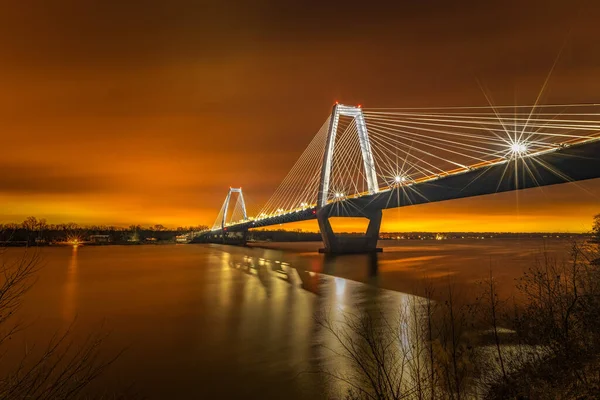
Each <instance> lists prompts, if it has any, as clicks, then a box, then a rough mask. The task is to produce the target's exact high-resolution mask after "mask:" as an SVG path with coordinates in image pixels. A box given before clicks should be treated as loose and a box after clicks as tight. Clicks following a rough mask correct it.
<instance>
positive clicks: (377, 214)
mask: <svg viewBox="0 0 600 400" xmlns="http://www.w3.org/2000/svg"><path fill="white" fill-rule="evenodd" d="M342 116H345V117H351V118H353V120H354V123H355V124H356V130H357V132H358V140H359V145H360V151H361V155H362V160H363V167H364V170H365V178H366V181H367V190H368V192H369V194H376V193H377V192H379V185H378V182H377V173H376V170H375V161H374V158H373V152H372V150H371V142H370V141H369V133H368V131H367V125H366V123H365V118H364V116H363V112H362V108H361V107H360V106H358V107H354V106H347V105H343V104H337V103H336V104H335V105H334V106H333V110H332V111H331V118H330V120H329V129H328V131H327V141H326V144H325V152H324V155H323V164H322V169H321V180H320V183H319V193H318V197H317V221H318V223H319V230H320V231H321V237H322V238H323V244H324V245H325V247H324V248H323V249H320V250H319V251H320V252H322V253H338V254H339V253H365V252H375V251H381V249H378V248H377V239H378V238H379V229H380V227H381V218H382V211H381V210H375V211H365V210H363V211H360V210H354V211H349V210H343V214H340V210H339V207H337V208H334V207H332V206H331V205H328V203H327V198H328V194H329V183H330V177H331V168H332V164H333V153H334V150H335V139H336V135H337V129H338V123H339V120H340V117H342ZM332 216H340V217H344V216H345V217H363V218H367V219H368V220H369V225H368V227H367V231H366V233H365V235H364V236H361V237H343V236H337V235H336V234H335V233H334V232H333V229H332V228H331V223H330V222H329V217H332Z"/></svg>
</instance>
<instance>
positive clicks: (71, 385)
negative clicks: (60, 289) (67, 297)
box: [0, 249, 121, 400]
mask: <svg viewBox="0 0 600 400" xmlns="http://www.w3.org/2000/svg"><path fill="white" fill-rule="evenodd" d="M0 255H1V254H0ZM39 265H40V255H39V252H37V251H35V250H31V249H26V251H25V252H24V254H23V255H22V257H20V258H18V259H16V260H15V261H12V262H6V261H5V260H4V258H2V266H1V268H2V269H1V272H2V283H1V284H0V346H2V345H6V341H7V340H8V339H9V338H11V337H12V336H13V335H14V334H15V333H17V332H18V331H20V330H22V329H25V328H26V326H25V325H24V324H23V323H21V322H12V320H13V319H14V317H15V313H16V311H17V310H18V309H19V308H20V306H21V304H22V301H23V297H24V296H25V295H26V293H27V292H28V291H29V289H30V288H31V287H32V285H33V284H34V282H35V277H36V273H37V272H38V268H39ZM72 328H73V325H72V326H71V327H69V328H68V329H67V330H66V331H64V332H63V333H60V334H59V333H57V334H55V335H54V337H53V338H52V339H51V341H50V342H49V343H48V345H47V346H46V347H45V348H44V349H43V350H42V351H41V355H34V354H33V351H28V352H27V354H25V355H24V357H23V358H22V360H21V361H20V362H18V363H17V365H15V366H14V368H13V369H12V370H10V372H8V373H7V374H6V375H5V376H3V377H0V398H1V399H28V398H35V399H40V400H43V399H48V400H49V399H59V400H61V399H76V398H90V397H92V396H91V394H89V393H86V392H85V390H86V389H87V388H88V387H89V385H90V383H92V382H93V381H94V380H95V379H96V378H98V376H100V375H101V374H102V373H103V372H104V371H105V370H106V368H108V367H109V366H110V365H111V364H112V363H113V362H115V361H116V360H117V358H118V357H119V356H120V354H121V352H119V353H117V354H114V355H112V356H110V357H108V358H104V357H102V356H101V353H102V350H103V343H104V341H105V339H106V336H107V335H106V334H96V335H90V336H88V337H87V339H86V340H85V341H84V342H83V343H82V344H79V345H76V344H75V343H74V339H73V332H72ZM31 350H33V349H31ZM93 397H94V398H103V397H105V396H103V395H98V396H96V395H95V394H94V396H93ZM111 397H112V398H116V397H119V396H114V395H111Z"/></svg>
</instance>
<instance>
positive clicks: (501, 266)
mask: <svg viewBox="0 0 600 400" xmlns="http://www.w3.org/2000/svg"><path fill="white" fill-rule="evenodd" d="M380 245H382V247H384V252H383V253H380V254H378V255H377V256H376V257H373V256H367V255H351V256H338V257H326V256H324V255H321V254H318V253H317V252H316V251H317V249H318V247H319V246H320V243H285V244H269V247H270V248H264V247H252V248H243V247H232V246H221V245H156V246H152V245H147V246H97V247H92V246H89V247H86V246H83V247H77V248H71V247H55V248H52V247H48V248H42V249H41V250H40V252H41V254H40V255H41V259H42V262H41V265H42V268H41V270H40V272H39V274H38V279H37V282H36V283H35V285H34V287H33V288H32V289H31V291H30V292H29V293H27V295H26V297H25V301H24V303H23V306H22V308H21V310H20V311H19V315H18V316H17V318H18V320H20V321H24V322H26V323H27V324H28V326H27V328H26V329H25V330H24V331H23V332H21V333H19V334H17V335H15V336H14V338H13V339H12V342H11V343H10V349H9V350H10V351H9V353H8V355H7V357H8V360H12V361H15V360H16V359H18V358H19V357H21V356H22V354H23V353H24V352H25V351H26V350H25V349H30V348H31V347H32V346H33V345H36V346H38V347H40V346H43V345H44V344H45V343H47V342H48V341H49V340H50V338H51V337H52V335H53V334H55V333H56V332H59V331H61V330H64V329H67V328H68V327H69V326H72V331H73V336H74V337H76V338H83V337H85V335H87V334H89V333H90V332H108V333H109V337H108V339H107V340H106V343H105V350H104V351H105V353H106V354H112V353H114V352H117V351H118V350H120V349H123V348H126V351H125V353H124V354H123V355H122V356H121V357H120V358H119V359H118V360H117V362H116V363H115V364H114V365H113V366H111V368H110V369H109V370H108V372H107V373H106V374H105V375H104V376H102V378H101V379H100V381H98V382H97V385H98V386H99V387H102V388H105V389H106V390H108V391H109V392H110V391H113V390H114V391H119V390H121V388H130V389H129V390H132V391H134V392H135V393H139V394H140V395H143V396H145V397H146V398H150V399H155V398H156V399H159V398H169V399H174V398H209V397H210V398H241V397H248V398H250V397H260V398H263V399H268V398H284V397H285V398H289V399H303V398H311V399H315V398H330V397H336V396H338V395H339V392H338V391H339V390H340V388H339V385H337V384H334V383H332V382H331V381H330V380H328V379H326V378H325V376H324V375H323V374H321V373H318V372H315V371H321V370H323V369H328V368H337V364H336V363H337V362H338V361H336V360H335V358H334V357H332V354H331V353H330V352H329V351H328V350H327V349H325V348H324V347H323V345H324V344H325V345H327V343H328V341H329V340H331V339H330V338H329V337H328V336H327V334H326V332H324V331H323V329H322V328H321V327H320V326H319V325H318V324H317V323H316V322H315V315H318V314H320V313H328V314H333V316H334V317H335V316H336V315H339V313H343V312H353V313H354V312H360V311H364V310H373V309H375V310H385V311H386V312H388V311H390V310H394V309H396V308H397V307H398V306H399V305H401V304H403V303H405V302H406V301H407V300H408V299H410V298H411V297H412V296H414V295H419V294H421V293H422V290H421V289H422V287H423V285H424V282H427V284H429V285H431V286H432V287H434V288H435V290H436V291H437V292H438V293H441V292H443V289H444V287H447V285H448V282H450V283H451V284H452V285H454V286H455V287H457V288H458V289H459V290H458V292H460V293H461V294H462V295H464V296H466V297H469V296H475V293H476V292H477V288H478V283H477V282H479V281H481V280H482V279H485V278H486V277H488V276H489V274H490V270H492V271H493V274H494V276H495V278H496V279H497V280H498V282H499V289H500V292H501V295H503V296H510V295H512V294H514V293H515V289H514V286H515V279H517V278H518V277H519V276H520V275H521V274H522V273H523V271H525V270H526V269H527V268H528V266H529V265H531V263H532V262H533V260H534V259H535V258H536V257H538V256H540V254H541V252H542V251H544V250H545V251H547V252H548V253H550V254H551V255H552V256H553V257H556V258H558V259H563V258H565V259H566V258H568V254H569V242H568V240H565V239H556V238H553V239H544V240H542V239H522V240H519V239H486V240H467V239H464V240H444V241H406V240H403V241H385V242H380ZM22 251H23V250H22V249H10V250H8V251H7V252H6V253H5V254H4V255H3V256H2V257H3V258H5V259H11V258H14V257H17V256H18V255H19V254H20V253H21V252H22ZM435 293H436V292H434V296H435ZM73 321H75V322H73ZM27 351H29V350H27ZM5 360H6V359H5Z"/></svg>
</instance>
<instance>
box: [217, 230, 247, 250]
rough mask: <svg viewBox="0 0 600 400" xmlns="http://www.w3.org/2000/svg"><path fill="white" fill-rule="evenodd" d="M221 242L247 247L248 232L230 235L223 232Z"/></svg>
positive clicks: (230, 233) (231, 233)
mask: <svg viewBox="0 0 600 400" xmlns="http://www.w3.org/2000/svg"><path fill="white" fill-rule="evenodd" d="M221 241H222V243H223V244H227V245H233V246H245V245H246V243H248V230H244V231H239V232H229V233H228V232H227V231H223V235H222V237H221Z"/></svg>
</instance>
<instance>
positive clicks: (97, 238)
mask: <svg viewBox="0 0 600 400" xmlns="http://www.w3.org/2000/svg"><path fill="white" fill-rule="evenodd" d="M90 242H91V243H98V244H100V243H110V235H90Z"/></svg>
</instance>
